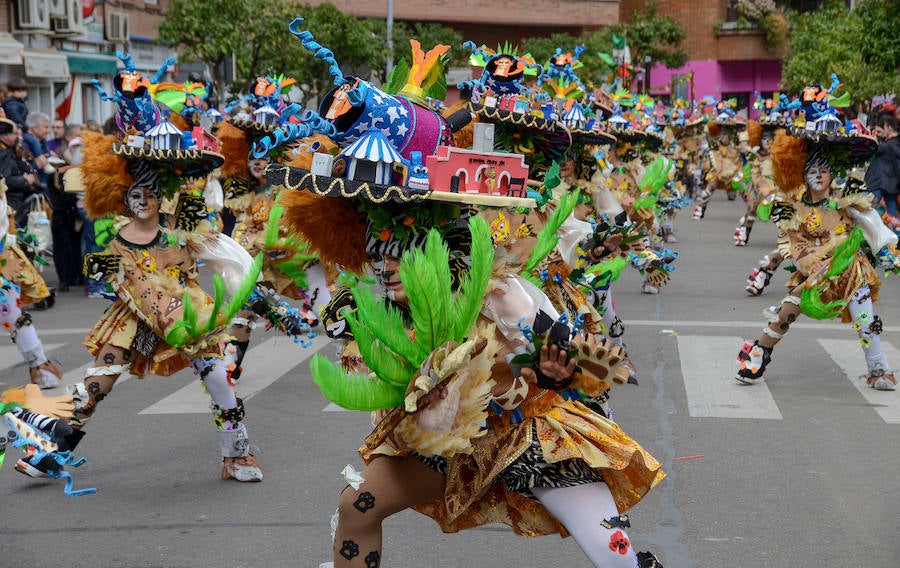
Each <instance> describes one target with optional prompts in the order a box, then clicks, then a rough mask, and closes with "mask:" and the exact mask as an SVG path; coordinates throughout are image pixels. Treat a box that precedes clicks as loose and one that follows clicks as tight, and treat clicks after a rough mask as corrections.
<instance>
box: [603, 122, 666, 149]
mask: <svg viewBox="0 0 900 568" xmlns="http://www.w3.org/2000/svg"><path fill="white" fill-rule="evenodd" d="M609 132H610V134H612V135H613V136H615V137H616V141H617V142H619V143H620V144H634V145H636V146H641V147H643V148H645V149H647V150H650V151H656V150H658V149H659V148H660V146H662V144H663V139H662V136H659V135H658V134H656V133H653V132H647V131H646V130H639V129H636V128H621V127H618V126H614V127H611V128H610V129H609Z"/></svg>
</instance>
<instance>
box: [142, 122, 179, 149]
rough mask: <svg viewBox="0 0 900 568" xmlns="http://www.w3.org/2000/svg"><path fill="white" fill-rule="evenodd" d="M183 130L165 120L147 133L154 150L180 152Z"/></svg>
mask: <svg viewBox="0 0 900 568" xmlns="http://www.w3.org/2000/svg"><path fill="white" fill-rule="evenodd" d="M181 134H182V132H181V130H178V128H176V127H175V125H174V124H172V123H171V122H169V121H168V120H163V121H161V122H160V123H159V124H157V125H156V126H154V127H153V128H151V129H150V130H148V131H147V138H148V139H149V140H150V148H151V149H152V150H179V149H180V148H181Z"/></svg>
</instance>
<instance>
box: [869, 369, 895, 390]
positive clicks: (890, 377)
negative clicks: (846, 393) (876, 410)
mask: <svg viewBox="0 0 900 568" xmlns="http://www.w3.org/2000/svg"><path fill="white" fill-rule="evenodd" d="M866 384H867V385H869V386H870V387H872V388H873V389H875V390H879V391H892V390H897V379H896V378H895V377H894V374H893V373H887V372H884V371H881V370H877V371H873V372H872V374H871V375H869V378H868V379H866Z"/></svg>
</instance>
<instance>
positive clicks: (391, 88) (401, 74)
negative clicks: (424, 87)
mask: <svg viewBox="0 0 900 568" xmlns="http://www.w3.org/2000/svg"><path fill="white" fill-rule="evenodd" d="M407 77H409V61H407V60H406V59H401V60H400V61H398V62H397V64H396V65H394V68H393V69H391V76H390V77H389V78H388V83H387V85H385V86H384V92H385V93H387V94H389V95H396V94H397V93H399V92H400V89H402V88H403V85H405V84H406V78H407Z"/></svg>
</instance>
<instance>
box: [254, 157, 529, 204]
mask: <svg viewBox="0 0 900 568" xmlns="http://www.w3.org/2000/svg"><path fill="white" fill-rule="evenodd" d="M266 178H267V179H268V181H269V183H271V184H273V185H276V186H279V187H283V188H286V189H292V190H296V191H308V192H310V193H312V194H314V195H318V196H319V197H332V198H343V199H361V200H365V201H367V202H370V203H375V204H379V203H389V202H393V203H419V202H422V201H426V200H431V201H442V202H445V203H457V204H460V205H477V206H483V207H527V208H534V207H536V206H537V204H536V202H535V200H534V199H532V198H530V197H524V195H523V196H521V197H517V196H509V195H488V194H483V193H472V192H450V191H436V190H430V189H428V190H425V189H415V188H411V187H406V186H399V185H385V184H379V183H374V182H364V181H357V180H351V179H347V178H343V177H335V176H324V175H316V174H314V173H312V172H311V171H309V170H308V169H305V168H298V167H295V166H290V165H287V164H271V165H269V167H268V168H266ZM523 194H524V190H523Z"/></svg>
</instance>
